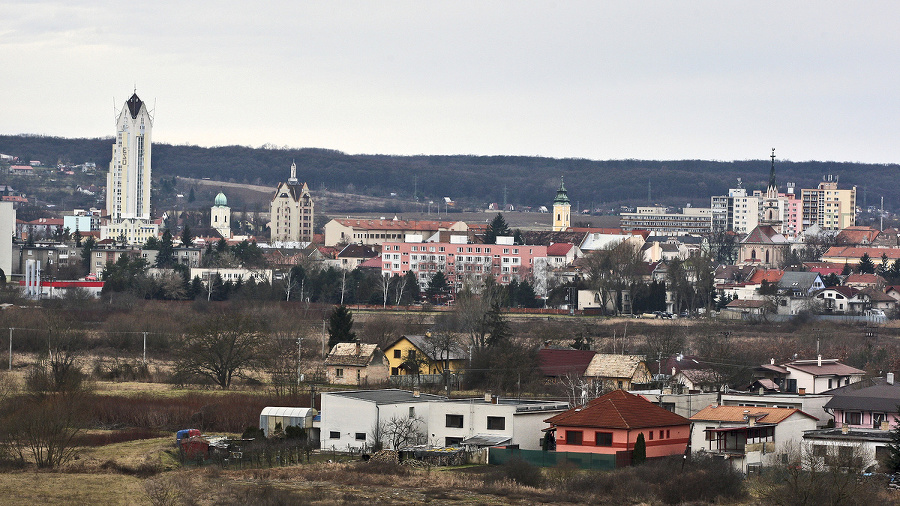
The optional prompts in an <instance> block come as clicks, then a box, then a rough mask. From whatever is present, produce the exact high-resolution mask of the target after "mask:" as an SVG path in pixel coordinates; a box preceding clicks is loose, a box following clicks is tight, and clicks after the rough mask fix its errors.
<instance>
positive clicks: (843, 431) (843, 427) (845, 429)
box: [841, 423, 850, 434]
mask: <svg viewBox="0 0 900 506" xmlns="http://www.w3.org/2000/svg"><path fill="white" fill-rule="evenodd" d="M848 432H850V426H849V425H847V424H846V423H842V424H841V434H846V433H848Z"/></svg>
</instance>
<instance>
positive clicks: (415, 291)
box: [400, 271, 422, 305]
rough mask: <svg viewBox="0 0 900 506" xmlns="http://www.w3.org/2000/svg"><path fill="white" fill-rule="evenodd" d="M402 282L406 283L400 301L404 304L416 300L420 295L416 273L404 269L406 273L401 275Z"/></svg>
mask: <svg viewBox="0 0 900 506" xmlns="http://www.w3.org/2000/svg"><path fill="white" fill-rule="evenodd" d="M403 282H405V283H406V284H405V285H404V286H403V299H402V300H401V301H400V303H401V304H403V305H406V304H410V303H415V302H418V300H419V296H421V295H422V290H421V289H420V288H419V280H418V279H416V273H415V272H413V271H406V274H404V275H403Z"/></svg>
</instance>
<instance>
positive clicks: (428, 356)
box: [384, 333, 469, 376]
mask: <svg viewBox="0 0 900 506" xmlns="http://www.w3.org/2000/svg"><path fill="white" fill-rule="evenodd" d="M384 353H385V356H387V359H388V362H389V365H390V373H391V376H405V375H415V376H420V375H422V374H426V375H439V374H443V373H444V366H445V364H446V366H447V368H448V369H449V371H450V372H459V371H461V370H462V369H463V368H465V365H466V361H467V360H468V358H469V356H468V354H467V353H466V351H465V350H464V349H463V347H462V346H460V345H459V343H458V342H456V341H455V340H452V339H451V340H450V341H448V340H446V339H445V336H433V335H432V334H431V333H427V334H425V335H406V336H400V338H399V339H397V340H396V341H394V342H393V343H391V344H390V346H388V347H387V348H385V350H384ZM413 363H416V364H418V366H419V370H418V371H416V370H415V369H411V364H413Z"/></svg>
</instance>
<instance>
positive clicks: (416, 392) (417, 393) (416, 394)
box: [413, 389, 419, 397]
mask: <svg viewBox="0 0 900 506" xmlns="http://www.w3.org/2000/svg"><path fill="white" fill-rule="evenodd" d="M418 396H419V389H415V390H413V397H418Z"/></svg>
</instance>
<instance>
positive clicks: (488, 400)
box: [484, 392, 491, 402]
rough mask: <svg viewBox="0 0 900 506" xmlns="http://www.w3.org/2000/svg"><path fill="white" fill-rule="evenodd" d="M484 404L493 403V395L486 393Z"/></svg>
mask: <svg viewBox="0 0 900 506" xmlns="http://www.w3.org/2000/svg"><path fill="white" fill-rule="evenodd" d="M484 402H491V393H490V392H485V393H484Z"/></svg>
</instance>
